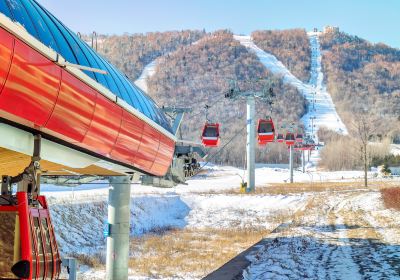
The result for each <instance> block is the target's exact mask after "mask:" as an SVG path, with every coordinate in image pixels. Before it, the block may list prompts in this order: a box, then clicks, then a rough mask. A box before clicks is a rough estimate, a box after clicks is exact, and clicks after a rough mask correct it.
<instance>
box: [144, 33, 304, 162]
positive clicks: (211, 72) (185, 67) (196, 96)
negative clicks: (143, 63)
mask: <svg viewBox="0 0 400 280" xmlns="http://www.w3.org/2000/svg"><path fill="white" fill-rule="evenodd" d="M259 78H261V79H262V78H267V79H270V80H271V81H272V83H273V86H272V87H273V90H274V92H275V94H276V98H275V100H274V102H275V104H274V106H273V114H272V116H273V117H274V118H275V120H276V121H277V125H281V124H282V123H283V121H285V122H286V123H288V122H296V123H297V122H298V121H299V119H300V117H301V116H302V115H303V112H304V108H305V101H304V99H303V97H302V96H301V95H300V94H298V93H297V91H296V90H295V89H293V88H290V87H288V86H284V85H283V84H282V83H281V81H280V79H278V78H276V77H273V76H272V75H271V74H270V73H269V72H268V71H267V70H266V68H265V67H264V66H263V65H262V64H261V63H260V62H259V60H258V58H257V57H256V56H255V55H254V54H252V53H250V52H249V51H248V50H247V49H246V48H245V47H244V46H242V45H240V43H239V42H238V41H236V40H234V39H233V35H232V34H231V33H230V32H228V31H218V32H215V33H213V34H210V35H207V36H205V37H204V38H202V39H201V40H200V41H198V42H197V43H196V44H192V45H188V46H185V47H182V48H179V49H178V50H177V51H175V52H172V53H170V54H167V55H165V56H163V57H161V58H160V59H159V60H158V63H157V67H156V72H155V74H154V76H152V77H151V78H150V79H149V80H148V88H149V94H150V95H151V96H152V97H153V98H154V99H155V100H156V101H157V102H158V103H159V104H161V105H166V106H174V105H177V106H182V107H190V108H193V112H192V113H191V114H189V115H188V116H187V118H186V119H185V120H184V123H183V127H182V131H183V136H184V138H186V139H194V140H197V141H199V140H200V139H199V137H200V134H201V129H202V126H203V124H204V122H205V121H206V117H205V110H204V109H203V108H204V106H205V105H206V104H207V105H209V106H211V108H210V109H209V119H210V120H211V121H218V122H220V123H221V125H222V131H221V136H222V145H224V144H225V143H227V142H228V141H229V140H230V139H231V138H232V137H233V136H234V135H236V134H237V133H238V132H240V134H239V135H238V136H237V137H236V138H234V139H233V140H232V142H231V144H230V145H229V147H228V148H227V149H226V150H224V152H223V153H222V155H219V156H218V159H219V160H220V161H221V162H220V163H224V164H232V165H236V166H241V165H243V162H244V154H245V152H244V151H245V142H246V141H245V129H244V128H245V125H246V107H245V101H244V100H237V101H232V100H227V99H225V98H224V94H225V92H227V90H228V89H229V79H233V80H237V81H239V85H240V86H241V89H243V90H244V89H250V88H252V87H253V86H254V85H249V84H248V83H245V81H255V80H257V79H259ZM246 87H248V88H246ZM257 112H258V113H257V116H258V117H262V116H265V115H267V114H270V107H269V106H268V105H267V104H266V103H263V102H261V101H259V102H257ZM266 149H267V148H265V147H264V148H261V149H259V151H258V152H257V153H256V154H257V156H258V158H257V160H258V161H259V162H262V161H264V160H266V159H267V158H266V157H268V161H269V162H280V161H285V162H287V152H286V151H284V150H285V146H284V145H269V146H268V149H269V153H268V155H267V153H266Z"/></svg>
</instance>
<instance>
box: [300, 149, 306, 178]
mask: <svg viewBox="0 0 400 280" xmlns="http://www.w3.org/2000/svg"><path fill="white" fill-rule="evenodd" d="M301 164H302V171H303V173H305V172H306V156H305V151H304V150H302V151H301Z"/></svg>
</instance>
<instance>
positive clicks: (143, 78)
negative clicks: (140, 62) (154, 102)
mask: <svg viewBox="0 0 400 280" xmlns="http://www.w3.org/2000/svg"><path fill="white" fill-rule="evenodd" d="M156 65H157V63H156V59H155V60H153V61H151V62H150V63H149V64H147V65H146V66H145V67H144V69H143V71H142V74H140V76H139V78H138V79H137V80H136V81H135V85H136V86H138V87H139V88H140V89H141V90H143V91H144V92H147V90H148V88H147V80H148V78H150V77H152V76H153V75H154V73H155V72H156Z"/></svg>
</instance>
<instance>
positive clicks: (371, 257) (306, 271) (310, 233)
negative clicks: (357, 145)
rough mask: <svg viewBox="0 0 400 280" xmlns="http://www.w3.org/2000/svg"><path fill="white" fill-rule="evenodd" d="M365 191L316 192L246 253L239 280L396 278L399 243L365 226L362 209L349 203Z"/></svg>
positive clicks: (398, 272) (377, 230)
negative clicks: (256, 248) (290, 219)
mask: <svg viewBox="0 0 400 280" xmlns="http://www.w3.org/2000/svg"><path fill="white" fill-rule="evenodd" d="M365 195H366V194H365V193H360V192H345V193H339V194H336V195H335V196H332V195H329V194H327V193H325V194H323V193H321V194H318V195H316V196H315V197H314V198H313V199H312V200H310V202H309V204H308V205H307V207H306V208H305V209H304V211H302V212H301V213H297V214H296V216H295V217H294V219H293V222H292V223H290V224H289V225H287V226H286V227H283V229H282V230H280V231H278V232H275V233H272V234H270V235H269V236H267V237H266V238H265V239H264V241H265V244H266V245H265V246H264V247H263V248H262V249H260V250H259V251H258V252H257V253H256V254H253V255H251V256H249V258H250V260H251V262H252V264H251V265H250V266H249V267H248V268H247V269H246V270H245V272H244V278H245V279H304V278H307V279H400V276H399V275H400V246H399V245H398V243H397V244H389V243H387V242H385V241H384V238H383V236H382V235H381V234H380V232H379V231H382V230H383V229H382V228H383V227H384V225H381V226H379V227H377V226H376V225H371V223H370V222H369V221H368V220H371V219H368V215H366V212H365V211H363V210H362V209H358V208H357V207H355V206H354V205H356V204H357V201H358V200H359V197H360V196H365ZM371 195H373V194H371ZM375 218H376V217H375ZM386 219H387V217H386Z"/></svg>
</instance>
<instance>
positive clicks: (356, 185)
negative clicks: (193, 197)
mask: <svg viewBox="0 0 400 280" xmlns="http://www.w3.org/2000/svg"><path fill="white" fill-rule="evenodd" d="M398 185H400V182H399V181H397V182H396V181H374V180H369V181H368V189H374V190H380V189H382V188H388V187H393V186H398ZM357 189H365V188H364V181H362V180H361V179H360V180H357V181H351V182H315V183H309V182H303V183H293V184H289V183H273V184H270V185H268V186H256V191H255V192H253V193H247V194H242V193H241V192H240V187H239V186H238V187H237V188H233V189H224V190H214V191H208V192H204V193H202V192H198V193H197V194H231V195H260V194H270V195H278V194H282V195H287V194H296V193H306V192H329V191H333V192H335V191H351V190H353V191H354V190H357Z"/></svg>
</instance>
